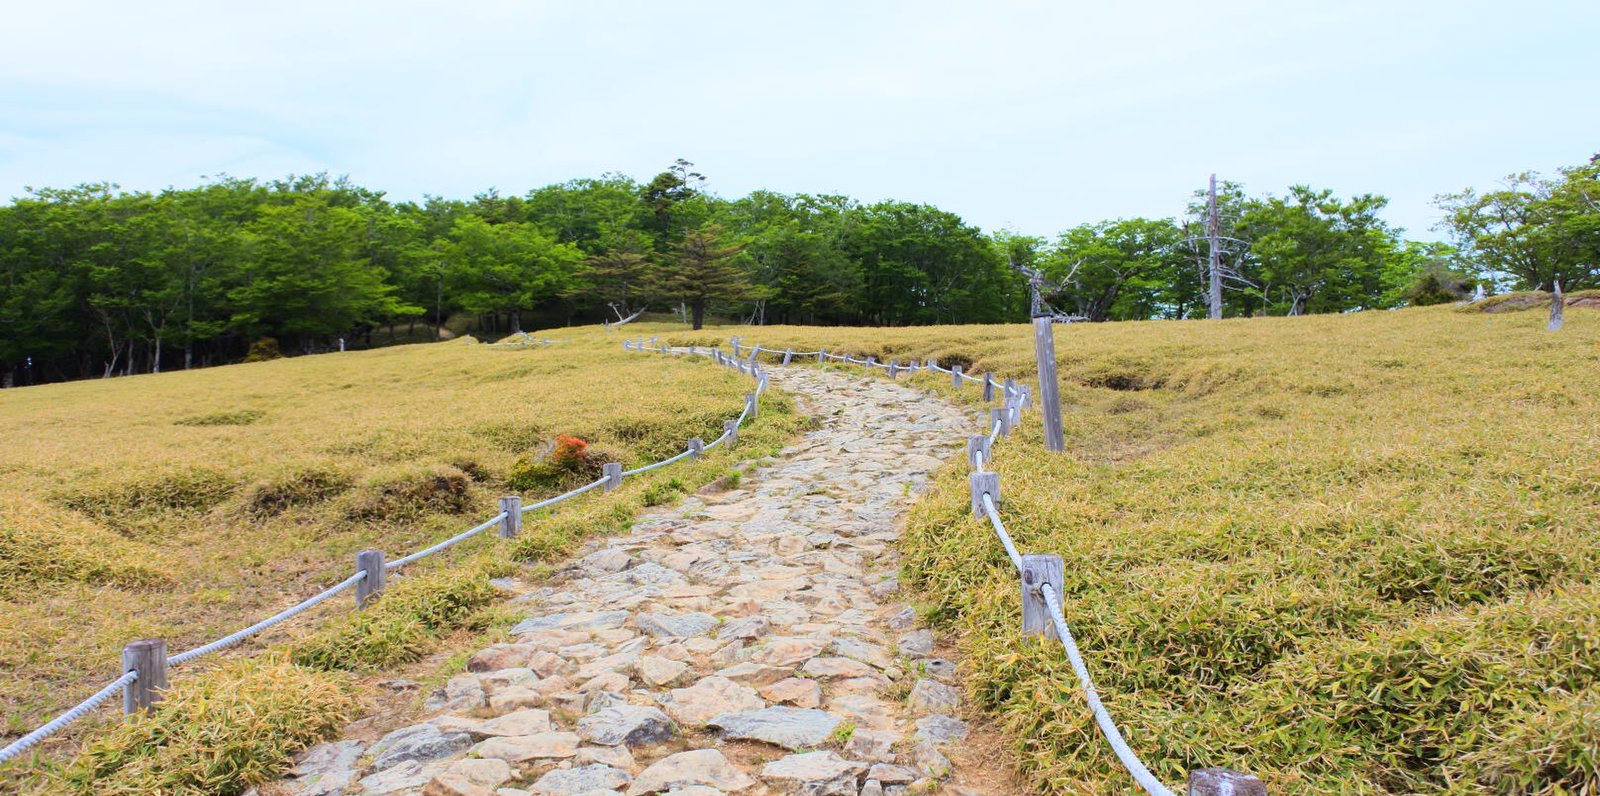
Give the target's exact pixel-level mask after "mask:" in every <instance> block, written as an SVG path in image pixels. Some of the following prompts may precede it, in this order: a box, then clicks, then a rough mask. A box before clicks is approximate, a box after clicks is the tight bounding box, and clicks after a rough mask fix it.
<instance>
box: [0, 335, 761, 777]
mask: <svg viewBox="0 0 1600 796" xmlns="http://www.w3.org/2000/svg"><path fill="white" fill-rule="evenodd" d="M629 320H631V319H629ZM619 325H620V324H619ZM646 345H647V344H646V343H645V342H644V341H642V340H629V341H626V342H624V343H623V348H624V349H625V350H631V351H642V350H647V349H646ZM648 345H649V346H655V345H656V340H655V338H651V340H650V341H649V343H648ZM648 350H662V351H665V350H666V349H658V348H652V349H648ZM723 364H726V365H729V366H730V367H734V366H735V363H733V362H732V361H731V360H730V361H727V362H724V363H723ZM737 368H738V370H739V371H740V372H741V373H744V374H746V375H749V376H751V377H752V378H754V379H755V380H756V386H755V391H754V392H751V393H748V394H747V395H746V396H745V403H744V410H743V411H742V412H740V413H739V416H738V418H737V419H734V420H727V421H724V422H723V431H722V436H720V437H717V438H716V440H714V441H713V442H711V443H709V444H706V443H702V442H701V441H700V439H699V438H695V439H691V440H689V443H688V447H687V449H685V450H684V451H683V452H682V453H678V454H675V455H673V456H670V457H668V458H666V459H663V460H661V461H658V462H655V463H653V464H647V465H644V466H642V467H636V468H634V469H632V470H623V469H622V465H621V464H618V463H609V464H606V465H604V470H603V472H604V474H603V475H602V476H601V478H600V479H599V480H597V481H593V482H591V483H589V484H586V485H584V486H581V487H578V488H576V489H573V490H571V491H568V492H565V493H563V494H560V495H556V496H555V497H552V498H548V499H546V500H541V501H539V502H537V503H531V504H528V505H526V506H524V505H522V498H521V497H518V496H508V497H503V498H501V499H500V512H499V513H498V514H496V515H494V516H493V517H490V518H489V519H487V520H485V521H484V522H482V523H480V524H478V525H476V526H474V527H472V528H469V529H467V530H465V531H463V532H461V533H459V534H456V535H455V536H452V537H450V538H449V539H446V540H444V541H442V542H439V543H438V544H435V545H433V546H431V547H427V548H424V549H422V550H418V551H417V552H415V553H412V554H410V555H408V556H405V557H403V558H398V559H395V560H394V561H389V562H385V561H384V553H383V551H382V550H363V551H361V552H359V553H357V554H356V570H357V571H356V573H355V574H353V575H351V576H349V577H347V578H345V579H344V580H342V581H339V582H338V583H336V584H334V585H333V586H330V587H328V588H326V589H324V590H322V591H320V592H318V593H317V594H315V595H313V596H311V597H309V598H307V599H305V600H302V601H301V602H299V603H296V604H295V605H293V606H290V607H289V608H286V609H284V610H283V611H280V612H278V613H276V614H274V615H272V616H270V617H268V618H266V619H263V620H261V621H260V622H257V623H255V624H253V625H250V626H249V627H246V628H244V629H242V630H239V631H237V632H235V633H231V634H229V635H227V636H223V637H222V638H219V639H217V640H215V641H212V642H210V643H207V644H204V645H201V646H199V647H196V648H194V649H192V650H188V651H186V652H182V653H179V654H177V655H173V656H170V657H168V655H167V648H166V641H165V640H163V639H141V640H138V641H134V642H131V643H129V644H128V645H127V646H125V647H124V648H123V651H122V668H123V671H122V674H121V676H119V677H117V679H115V680H112V681H111V682H110V683H108V684H106V686H105V687H103V688H101V689H100V690H99V691H96V692H95V693H94V695H93V696H91V697H89V698H88V699H85V700H84V701H82V702H79V703H78V704H77V705H74V706H72V707H71V708H69V709H67V710H66V711H64V712H62V713H61V714H60V715H58V716H56V717H55V718H54V719H51V720H50V721H49V722H47V723H45V724H44V725H42V726H40V727H39V728H38V729H35V730H33V731H32V732H30V733H28V734H27V735H24V736H22V737H21V738H18V739H17V740H15V741H13V742H11V743H10V744H8V745H6V747H5V748H3V749H0V764H4V763H7V762H9V761H11V760H14V759H16V758H18V757H21V756H22V755H23V754H25V753H27V752H28V750H30V749H32V748H34V747H35V746H37V745H39V744H40V743H41V742H43V741H44V740H46V739H48V738H50V737H51V736H53V735H55V734H57V733H59V732H61V731H62V730H63V729H66V728H67V727H68V726H69V725H71V724H72V723H73V722H76V721H78V720H79V719H82V718H83V717H84V716H87V715H89V714H90V713H92V712H94V711H95V710H96V709H97V708H99V707H100V706H101V705H103V704H105V703H106V702H107V701H108V700H110V699H111V698H112V697H113V696H115V695H116V694H117V693H119V692H120V693H122V695H123V712H124V713H127V714H133V713H140V712H144V711H148V710H149V709H150V707H151V706H152V705H154V704H155V703H157V702H159V701H160V699H161V692H162V691H164V690H166V687H167V669H169V668H171V667H173V666H178V665H180V664H183V663H187V662H189V661H192V660H195V659H197V658H203V657H205V656H207V655H211V654H213V653H216V652H220V651H222V650H225V649H228V648H230V647H233V646H235V645H237V644H239V643H240V642H243V641H245V640H246V639H249V638H251V637H253V636H256V635H258V634H260V633H261V632H262V631H264V630H267V629H268V628H271V627H273V626H274V625H277V624H280V623H282V622H285V621H288V620H289V619H292V618H293V617H295V616H298V615H300V614H302V613H305V612H306V611H309V610H311V609H312V608H314V607H316V606H317V605H319V604H321V603H323V602H325V601H327V600H329V599H331V598H333V597H335V596H337V595H339V594H342V593H344V592H347V591H349V590H351V589H355V590H356V595H355V598H356V600H355V601H356V608H357V610H360V609H362V608H364V607H366V605H367V604H368V603H370V602H371V601H372V599H373V598H375V597H377V596H378V595H379V594H381V593H382V591H383V588H384V585H385V583H386V581H387V574H388V573H389V572H393V571H394V570H397V569H400V568H401V567H404V566H406V565H408V564H413V563H416V562H417V561H421V560H422V559H424V558H427V557H429V556H432V555H435V554H437V553H441V552H444V551H445V550H448V549H450V548H452V547H455V546H456V545H459V544H461V543H462V542H465V541H467V540H468V539H471V538H473V537H475V536H478V535H479V534H481V533H483V532H485V531H487V530H489V529H491V528H497V527H498V529H499V535H500V536H501V537H503V538H512V537H515V536H516V535H517V534H518V533H519V532H520V531H521V528H522V518H523V516H524V515H525V514H527V513H528V512H530V511H534V510H536V509H542V508H546V507H548V506H554V505H556V504H558V503H561V502H563V501H566V500H571V499H572V498H575V497H578V496H579V495H582V494H583V493H585V492H588V491H590V490H593V489H598V488H601V487H604V488H605V489H606V490H607V491H609V490H612V489H615V488H617V487H619V486H621V485H622V480H623V479H624V478H625V477H628V476H632V475H640V474H643V473H647V472H650V471H651V470H655V469H657V468H660V467H665V466H667V465H669V464H672V463H674V462H679V461H682V460H684V459H686V458H699V457H700V456H701V455H703V454H704V452H705V451H707V450H710V449H712V448H714V447H716V446H717V445H720V444H722V443H724V442H729V443H732V442H734V441H737V439H738V436H739V427H740V426H743V425H744V423H745V421H746V420H750V419H753V418H754V417H755V416H756V413H757V411H758V409H757V407H758V403H759V401H760V398H761V395H762V393H763V392H765V391H766V388H767V376H766V374H765V373H763V372H762V371H761V370H760V368H759V367H757V366H756V365H755V364H754V363H738V364H737Z"/></svg>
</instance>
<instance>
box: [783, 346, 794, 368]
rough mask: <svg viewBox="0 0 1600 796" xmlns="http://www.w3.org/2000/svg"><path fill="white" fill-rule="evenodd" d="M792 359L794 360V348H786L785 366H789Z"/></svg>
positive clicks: (784, 353) (784, 355) (784, 351)
mask: <svg viewBox="0 0 1600 796" xmlns="http://www.w3.org/2000/svg"><path fill="white" fill-rule="evenodd" d="M791 359H794V349H793V348H785V349H784V350H783V364H785V365H787V364H789V360H791Z"/></svg>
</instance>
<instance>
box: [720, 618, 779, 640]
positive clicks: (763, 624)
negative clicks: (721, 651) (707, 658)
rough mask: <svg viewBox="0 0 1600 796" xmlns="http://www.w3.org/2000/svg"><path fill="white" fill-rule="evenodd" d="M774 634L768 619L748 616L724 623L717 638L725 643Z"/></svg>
mask: <svg viewBox="0 0 1600 796" xmlns="http://www.w3.org/2000/svg"><path fill="white" fill-rule="evenodd" d="M770 632H772V623H771V622H768V621H767V619H766V617H761V616H747V617H745V618H743V619H735V620H733V621H731V622H727V623H724V624H723V625H722V627H721V628H718V629H717V638H719V639H721V640H723V641H733V640H736V639H758V638H761V637H762V636H765V635H767V634H768V633H770Z"/></svg>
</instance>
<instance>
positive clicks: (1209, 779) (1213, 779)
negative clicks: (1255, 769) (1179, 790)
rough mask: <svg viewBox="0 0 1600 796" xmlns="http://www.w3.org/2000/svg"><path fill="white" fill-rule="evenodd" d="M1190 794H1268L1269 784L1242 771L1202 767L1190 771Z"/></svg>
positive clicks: (1190, 795) (1226, 795)
mask: <svg viewBox="0 0 1600 796" xmlns="http://www.w3.org/2000/svg"><path fill="white" fill-rule="evenodd" d="M1188 796H1267V786H1266V785H1265V784H1264V783H1262V781H1261V780H1259V779H1257V778H1256V777H1255V776H1253V775H1251V774H1246V773H1244V772H1242V771H1232V770H1230V769H1226V768H1202V769H1198V770H1195V771H1190V772H1189V791H1188Z"/></svg>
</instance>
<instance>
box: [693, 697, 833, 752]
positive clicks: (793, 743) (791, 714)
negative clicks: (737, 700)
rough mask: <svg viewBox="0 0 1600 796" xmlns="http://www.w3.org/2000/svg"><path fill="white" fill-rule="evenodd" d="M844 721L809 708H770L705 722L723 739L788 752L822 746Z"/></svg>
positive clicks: (718, 717) (722, 716) (723, 716)
mask: <svg viewBox="0 0 1600 796" xmlns="http://www.w3.org/2000/svg"><path fill="white" fill-rule="evenodd" d="M840 721H842V719H840V718H839V717H838V716H833V715H830V714H827V713H824V712H822V711H820V710H812V709H806V708H787V707H771V708H764V709H762V710H757V711H752V712H747V713H728V714H724V715H721V716H717V717H715V718H713V719H712V720H711V721H709V722H706V724H707V725H708V726H711V727H716V728H718V729H721V730H722V737H723V738H725V739H732V740H750V741H762V742H764V743H770V744H772V745H774V746H781V747H783V748H785V749H810V748H814V747H817V746H821V745H822V744H823V743H824V742H825V741H827V740H828V739H829V737H830V736H831V735H832V734H833V730H834V728H835V727H837V726H839V722H840Z"/></svg>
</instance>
